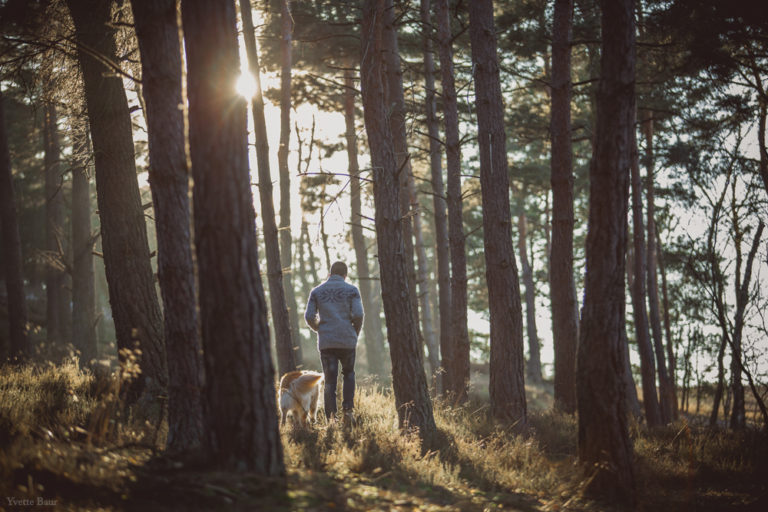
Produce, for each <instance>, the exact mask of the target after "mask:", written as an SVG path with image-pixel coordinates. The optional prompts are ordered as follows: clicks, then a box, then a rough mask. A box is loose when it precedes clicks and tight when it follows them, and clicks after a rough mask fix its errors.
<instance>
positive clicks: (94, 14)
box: [67, 0, 168, 401]
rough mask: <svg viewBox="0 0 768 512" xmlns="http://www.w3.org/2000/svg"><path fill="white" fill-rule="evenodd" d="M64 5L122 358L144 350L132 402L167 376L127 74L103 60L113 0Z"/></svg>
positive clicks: (112, 48)
mask: <svg viewBox="0 0 768 512" xmlns="http://www.w3.org/2000/svg"><path fill="white" fill-rule="evenodd" d="M67 5H69V10H70V12H71V14H72V19H73V21H74V23H75V37H76V39H77V42H78V58H79V61H80V68H81V69H82V72H83V82H84V84H85V98H86V104H87V106H88V118H89V121H90V132H91V141H92V143H93V152H94V160H95V166H96V193H97V202H98V207H99V215H100V217H101V243H102V248H103V251H104V266H105V270H106V275H107V282H108V284H109V302H110V305H111V306H112V316H113V318H114V321H115V334H116V337H117V348H118V350H119V351H120V355H121V357H124V354H125V352H124V351H126V350H134V349H136V348H139V349H140V350H141V356H140V359H139V365H140V367H141V377H140V378H139V379H137V380H136V381H134V383H133V384H132V385H131V388H130V390H129V393H128V397H129V401H132V400H135V399H137V398H138V397H139V396H140V395H142V394H143V393H147V394H148V396H155V397H156V396H159V395H160V394H162V393H165V390H166V386H167V383H168V371H167V366H166V355H165V342H164V340H163V325H162V322H163V320H162V315H161V313H160V304H159V302H158V298H157V292H156V290H155V283H154V276H153V273H152V266H151V265H150V256H149V244H148V241H147V229H146V224H145V222H144V210H143V209H142V206H141V196H140V193H139V185H138V180H137V177H136V163H135V158H134V151H133V136H132V131H131V117H130V114H129V112H128V101H127V100H126V96H125V89H124V88H123V82H122V78H121V77H120V76H119V75H117V74H115V73H114V72H113V70H112V69H111V68H109V67H108V66H107V65H106V64H105V61H106V62H118V57H117V48H116V43H115V29H114V27H113V25H112V24H111V17H110V10H111V5H112V2H105V1H103V0H67Z"/></svg>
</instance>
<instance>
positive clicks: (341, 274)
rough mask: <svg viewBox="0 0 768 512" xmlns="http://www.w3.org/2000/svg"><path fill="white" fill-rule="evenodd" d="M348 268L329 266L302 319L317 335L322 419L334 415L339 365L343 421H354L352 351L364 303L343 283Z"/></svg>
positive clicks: (355, 288)
mask: <svg viewBox="0 0 768 512" xmlns="http://www.w3.org/2000/svg"><path fill="white" fill-rule="evenodd" d="M346 278H347V265H346V264H345V263H344V262H343V261H337V262H335V263H334V264H333V265H331V275H330V276H329V277H328V280H327V281H325V282H324V283H323V284H321V285H320V286H318V287H316V288H314V289H313V290H312V292H311V293H310V294H309V301H308V302H307V309H306V312H305V313H304V320H306V321H307V325H309V327H310V328H311V329H312V330H313V331H315V332H317V348H318V350H319V351H320V362H321V363H322V365H323V373H324V374H325V395H324V398H325V416H326V418H328V420H329V421H330V420H331V419H332V418H334V417H335V416H336V381H337V380H338V375H339V364H341V373H342V375H343V380H344V383H343V386H344V387H343V390H342V402H341V404H342V405H341V406H342V408H343V410H344V422H345V423H351V422H352V421H353V420H354V416H353V413H352V409H353V407H354V399H355V351H356V348H357V336H358V335H359V334H360V329H361V328H362V326H363V302H362V300H361V298H360V291H359V290H358V289H357V287H356V286H354V285H352V284H349V283H347V282H345V280H346Z"/></svg>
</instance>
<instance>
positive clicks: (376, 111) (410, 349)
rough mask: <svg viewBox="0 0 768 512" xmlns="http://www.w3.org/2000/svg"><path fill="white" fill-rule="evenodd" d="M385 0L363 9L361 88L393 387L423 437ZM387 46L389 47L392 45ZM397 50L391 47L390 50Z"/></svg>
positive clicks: (407, 421) (427, 410)
mask: <svg viewBox="0 0 768 512" xmlns="http://www.w3.org/2000/svg"><path fill="white" fill-rule="evenodd" d="M385 3H386V2H385V0H366V2H365V3H364V5H363V13H362V34H361V41H362V45H361V46H362V47H361V66H360V72H361V73H360V74H361V86H362V97H363V107H364V108H363V112H364V115H365V128H366V132H367V134H368V144H369V146H370V149H371V166H372V168H373V197H374V203H375V207H376V235H377V236H376V240H377V244H378V258H379V268H380V275H381V288H382V301H383V303H384V315H385V318H386V324H387V336H388V338H389V346H390V350H389V353H390V358H391V360H392V387H393V388H394V392H395V406H396V408H397V414H398V420H399V424H400V427H401V428H403V429H406V428H418V430H419V435H420V436H421V437H422V439H424V440H427V439H430V438H431V437H432V436H433V434H434V433H435V431H436V428H437V427H436V426H435V420H434V416H433V414H432V401H431V400H430V398H429V389H428V386H427V378H426V375H425V374H424V360H423V354H422V350H421V347H420V344H419V336H418V330H417V327H416V321H415V315H414V312H413V310H412V307H413V302H412V301H411V300H410V297H411V292H410V291H409V281H408V278H407V273H408V266H409V265H408V263H409V262H408V261H406V260H407V258H406V253H405V250H404V244H403V229H402V226H401V224H402V223H403V222H406V220H404V219H402V217H401V213H400V205H399V202H400V197H399V187H398V185H399V183H398V176H397V172H398V165H397V161H398V160H397V158H396V156H395V149H394V144H393V141H392V132H391V128H390V123H388V122H387V105H389V104H391V101H389V99H388V98H387V96H386V93H385V89H384V84H385V83H386V82H385V80H384V78H385V74H384V70H383V69H382V68H383V53H385V51H386V50H385V48H384V46H385V44H383V41H382V31H383V24H384V20H383V17H384V12H385V9H386V8H385ZM386 46H389V44H388V43H387V44H386ZM387 49H391V47H389V48H387Z"/></svg>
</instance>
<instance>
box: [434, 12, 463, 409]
mask: <svg viewBox="0 0 768 512" xmlns="http://www.w3.org/2000/svg"><path fill="white" fill-rule="evenodd" d="M435 17H436V18H437V27H438V30H437V37H438V47H439V54H440V73H441V82H442V86H443V111H444V112H443V117H444V119H445V163H446V170H447V180H446V181H447V183H446V187H447V190H446V192H447V203H448V204H447V206H448V231H449V233H448V236H449V242H450V247H449V248H450V253H451V313H450V318H451V324H450V325H451V327H450V333H451V334H450V337H449V338H447V339H445V338H442V337H441V339H440V340H441V343H445V345H441V346H440V351H441V352H442V356H443V368H444V369H445V374H444V375H443V384H444V388H445V391H446V392H447V393H449V394H451V395H453V397H454V399H455V400H456V402H459V403H460V402H466V400H467V395H468V392H469V330H468V328H467V254H466V249H465V246H466V244H465V237H464V219H463V217H462V196H461V147H460V142H459V114H458V105H457V96H456V85H455V79H454V75H453V49H452V41H453V36H452V34H451V21H450V18H449V16H448V0H436V5H435Z"/></svg>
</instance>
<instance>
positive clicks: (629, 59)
mask: <svg viewBox="0 0 768 512" xmlns="http://www.w3.org/2000/svg"><path fill="white" fill-rule="evenodd" d="M601 6H602V9H603V10H602V34H603V35H602V57H601V74H600V82H599V89H598V98H597V122H596V127H595V128H596V131H595V139H594V144H595V146H594V155H593V158H592V164H591V166H590V173H589V176H590V192H589V198H590V199H589V229H588V233H587V246H586V254H587V272H586V279H585V292H584V309H583V310H582V318H581V326H580V329H579V347H578V361H577V385H578V390H577V393H578V411H579V414H578V418H579V459H580V460H581V461H582V462H583V463H585V464H587V465H588V467H589V468H590V472H594V473H593V474H592V475H590V480H589V481H588V482H589V483H588V485H587V486H586V489H585V492H586V493H587V495H591V496H601V497H603V498H607V499H608V501H609V502H610V503H617V504H618V503H623V504H626V505H629V506H630V507H631V506H632V505H633V504H634V502H635V476H634V468H633V463H632V457H633V455H632V443H631V441H630V439H629V429H628V425H627V409H626V405H627V402H626V398H625V396H624V393H625V392H626V391H625V387H624V384H623V380H624V373H625V372H626V370H625V367H624V361H623V354H622V351H623V350H624V348H623V347H622V343H623V339H624V335H623V333H624V314H625V302H624V300H625V298H624V290H625V283H624V257H625V254H626V246H627V230H626V216H627V209H628V192H629V191H628V186H629V172H630V167H631V166H632V155H631V153H632V140H633V136H632V134H633V133H634V126H633V125H634V113H635V95H634V83H635V27H634V2H633V1H632V0H620V1H613V0H607V1H606V0H604V1H602V2H601Z"/></svg>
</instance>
